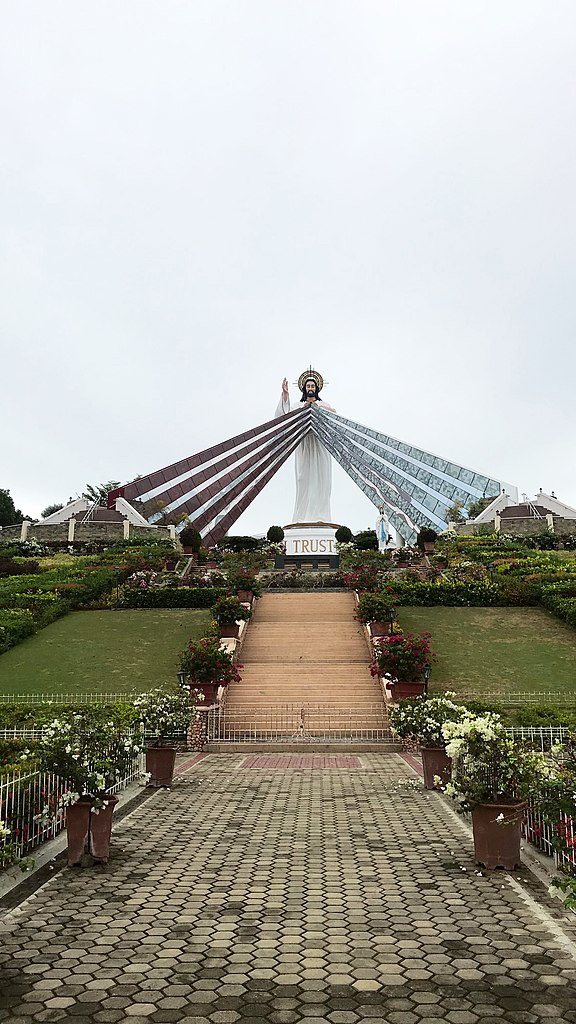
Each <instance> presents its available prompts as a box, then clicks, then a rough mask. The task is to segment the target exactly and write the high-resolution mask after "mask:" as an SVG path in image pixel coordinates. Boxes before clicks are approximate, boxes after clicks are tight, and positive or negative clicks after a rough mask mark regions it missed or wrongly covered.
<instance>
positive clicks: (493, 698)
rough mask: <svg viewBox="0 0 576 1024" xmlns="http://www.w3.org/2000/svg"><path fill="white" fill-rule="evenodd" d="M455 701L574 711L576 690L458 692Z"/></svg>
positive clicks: (575, 707)
mask: <svg viewBox="0 0 576 1024" xmlns="http://www.w3.org/2000/svg"><path fill="white" fill-rule="evenodd" d="M446 689H450V687H446ZM432 695H434V694H432ZM456 699H457V700H458V702H459V703H465V702H466V701H467V700H477V701H482V703H486V704H504V705H506V706H507V707H509V706H511V705H514V704H562V705H566V706H572V707H573V708H574V709H575V710H576V690H569V691H558V692H557V693H555V692H553V691H550V690H546V691H544V690H539V691H531V690H518V691H517V692H513V691H511V692H507V691H502V690H498V691H495V690H458V691H457V693H456Z"/></svg>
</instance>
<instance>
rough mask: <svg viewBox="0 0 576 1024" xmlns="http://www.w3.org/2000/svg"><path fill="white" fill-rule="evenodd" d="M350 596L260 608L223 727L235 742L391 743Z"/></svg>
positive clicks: (280, 601)
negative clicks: (288, 739) (352, 741)
mask: <svg viewBox="0 0 576 1024" xmlns="http://www.w3.org/2000/svg"><path fill="white" fill-rule="evenodd" d="M354 608H355V605H354V598H353V595H352V594H349V593H330V592H328V593H323V592H321V591H312V592H306V593H303V592H298V593H292V594H285V593H283V594H274V593H270V594H266V595H265V596H264V597H262V598H261V599H260V600H259V601H257V602H256V606H255V612H254V617H253V619H252V621H251V622H250V624H249V628H248V630H247V633H246V639H245V641H244V644H243V647H242V652H241V655H240V661H241V663H242V665H243V666H244V667H243V669H242V670H241V672H242V681H241V682H239V683H232V684H231V686H230V687H229V688H228V694H227V697H226V704H225V708H224V713H223V722H224V725H225V726H226V727H227V729H228V734H227V736H226V737H225V738H226V739H228V740H231V739H233V738H234V736H236V738H237V739H238V740H244V741H246V740H247V739H248V738H249V737H252V738H253V739H254V740H257V739H259V738H260V739H263V740H266V741H273V740H274V738H275V737H276V738H277V739H284V740H285V739H287V738H292V739H293V740H295V741H296V740H298V739H301V740H303V741H308V742H309V741H310V740H311V739H316V740H320V741H334V740H342V741H348V742H350V741H351V740H353V739H356V740H361V741H363V742H366V741H370V740H371V741H375V742H378V741H382V740H386V739H388V738H389V736H390V733H389V725H388V718H387V713H386V707H385V703H384V701H383V699H382V694H381V691H380V688H379V685H378V681H377V680H375V679H373V678H372V676H371V675H370V671H369V668H368V665H369V660H370V657H369V649H368V645H367V643H366V639H365V636H364V633H363V629H362V626H361V625H360V623H358V622H357V621H356V620H355V618H354Z"/></svg>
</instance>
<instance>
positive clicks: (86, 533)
mask: <svg viewBox="0 0 576 1024" xmlns="http://www.w3.org/2000/svg"><path fill="white" fill-rule="evenodd" d="M173 533H174V528H173V527H170V526H156V527H147V526H132V525H131V524H130V523H129V522H128V520H124V522H122V523H78V522H76V521H75V520H74V519H69V520H68V522H67V523H50V524H47V525H46V526H43V525H42V524H41V523H27V522H24V523H22V524H21V525H20V526H9V527H6V528H5V529H3V530H0V545H2V544H13V543H14V541H19V540H37V541H38V543H39V544H50V545H53V544H62V546H66V545H68V544H71V543H72V542H74V543H75V544H76V543H80V544H87V543H90V542H93V541H97V542H99V543H102V542H104V543H106V542H107V543H109V544H115V543H117V542H118V541H121V540H128V539H133V538H136V537H137V538H138V539H140V538H144V537H147V538H149V539H150V540H173Z"/></svg>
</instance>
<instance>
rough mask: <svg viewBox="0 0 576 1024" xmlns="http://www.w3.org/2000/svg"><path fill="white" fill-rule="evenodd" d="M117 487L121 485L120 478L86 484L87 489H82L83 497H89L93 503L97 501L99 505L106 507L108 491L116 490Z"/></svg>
mask: <svg viewBox="0 0 576 1024" xmlns="http://www.w3.org/2000/svg"><path fill="white" fill-rule="evenodd" d="M116 487H120V481H119V480H109V481H108V483H106V484H97V485H96V486H94V485H93V484H86V490H85V491H82V497H83V498H89V499H90V501H91V502H92V504H94V503H95V502H97V503H98V504H99V505H103V506H104V507H106V505H107V499H108V491H113V490H115V488H116Z"/></svg>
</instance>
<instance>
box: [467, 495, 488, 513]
mask: <svg viewBox="0 0 576 1024" xmlns="http://www.w3.org/2000/svg"><path fill="white" fill-rule="evenodd" d="M493 501H494V495H493V496H492V497H491V498H478V501H472V502H470V504H469V505H468V518H469V519H476V516H479V515H480V513H481V512H483V511H484V509H485V508H488V505H491V504H492V502H493Z"/></svg>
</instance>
